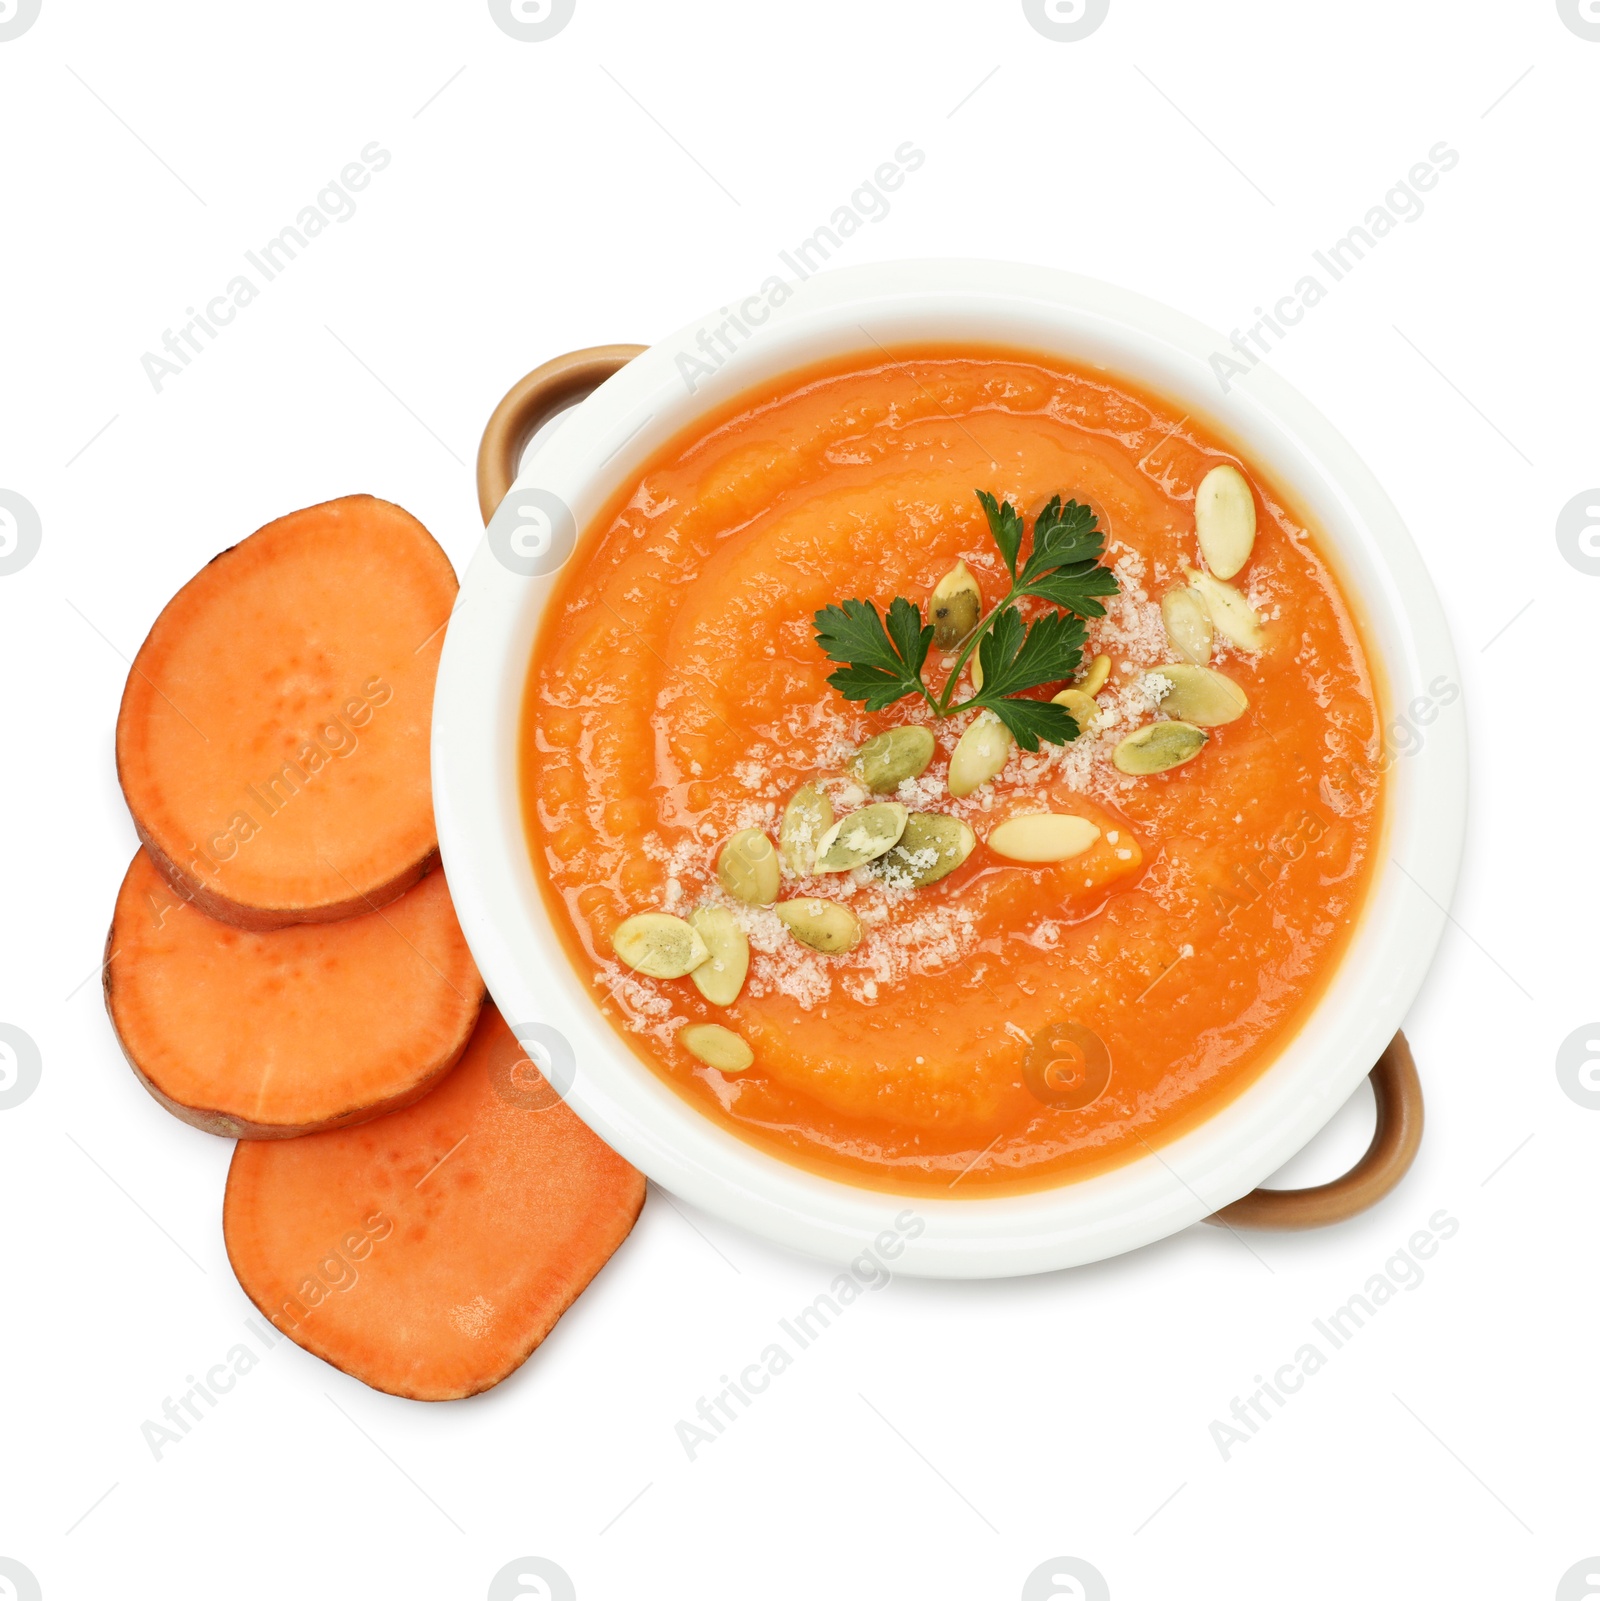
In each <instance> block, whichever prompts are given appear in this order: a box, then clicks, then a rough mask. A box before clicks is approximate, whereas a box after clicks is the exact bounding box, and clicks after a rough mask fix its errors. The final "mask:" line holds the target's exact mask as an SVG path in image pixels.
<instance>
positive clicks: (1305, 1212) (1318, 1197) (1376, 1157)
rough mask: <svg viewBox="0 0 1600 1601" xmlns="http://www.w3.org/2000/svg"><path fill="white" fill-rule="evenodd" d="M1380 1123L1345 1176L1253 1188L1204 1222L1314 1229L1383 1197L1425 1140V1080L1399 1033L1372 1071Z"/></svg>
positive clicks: (1273, 1227) (1336, 1220)
mask: <svg viewBox="0 0 1600 1601" xmlns="http://www.w3.org/2000/svg"><path fill="white" fill-rule="evenodd" d="M1372 1093H1373V1096H1374V1097H1375V1099H1376V1100H1377V1103H1378V1126H1377V1127H1376V1128H1375V1129H1373V1131H1372V1144H1371V1145H1369V1146H1368V1147H1367V1154H1366V1155H1365V1156H1363V1157H1362V1158H1361V1160H1360V1161H1359V1162H1357V1163H1356V1165H1355V1166H1354V1167H1353V1168H1351V1169H1350V1171H1349V1172H1348V1173H1346V1174H1345V1175H1344V1177H1343V1178H1337V1179H1335V1180H1334V1181H1333V1182H1332V1183H1331V1184H1319V1185H1317V1186H1316V1187H1315V1188H1314V1189H1309V1190H1252V1191H1251V1192H1250V1193H1249V1194H1248V1195H1246V1196H1243V1197H1241V1198H1240V1199H1239V1200H1237V1201H1235V1202H1234V1203H1233V1204H1232V1205H1231V1206H1225V1207H1223V1209H1222V1210H1221V1211H1220V1212H1217V1213H1216V1214H1215V1215H1213V1216H1211V1217H1208V1218H1207V1219H1206V1222H1208V1223H1216V1224H1219V1225H1221V1226H1223V1227H1225V1228H1246V1229H1314V1228H1320V1227H1321V1226H1322V1225H1323V1224H1324V1223H1342V1222H1344V1220H1345V1219H1346V1218H1348V1217H1354V1216H1355V1215H1356V1213H1357V1212H1364V1211H1366V1209H1367V1208H1368V1207H1369V1206H1372V1205H1373V1204H1375V1203H1376V1202H1378V1201H1381V1200H1382V1199H1383V1197H1384V1196H1386V1195H1387V1194H1388V1193H1389V1191H1390V1190H1392V1189H1393V1188H1394V1187H1395V1185H1396V1184H1398V1183H1399V1182H1400V1180H1401V1179H1403V1178H1404V1177H1405V1176H1406V1170H1407V1169H1408V1168H1409V1167H1410V1166H1411V1163H1412V1161H1413V1159H1414V1158H1415V1157H1416V1154H1417V1147H1418V1145H1420V1144H1421V1143H1422V1083H1421V1081H1420V1080H1419V1079H1418V1078H1417V1064H1416V1063H1415V1062H1414V1061H1412V1059H1411V1047H1410V1046H1409V1045H1408V1044H1407V1043H1406V1037H1405V1035H1404V1034H1396V1035H1395V1037H1394V1038H1393V1039H1392V1040H1390V1041H1389V1046H1388V1049H1387V1050H1385V1051H1384V1053H1383V1055H1382V1056H1380V1057H1379V1058H1378V1063H1377V1066H1376V1067H1374V1068H1373V1070H1372Z"/></svg>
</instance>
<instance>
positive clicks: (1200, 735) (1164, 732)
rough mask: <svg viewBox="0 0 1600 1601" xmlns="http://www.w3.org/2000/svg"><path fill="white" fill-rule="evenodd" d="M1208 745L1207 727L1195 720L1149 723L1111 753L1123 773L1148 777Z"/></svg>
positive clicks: (1193, 757) (1190, 758) (1198, 752)
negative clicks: (1191, 721) (1196, 722)
mask: <svg viewBox="0 0 1600 1601" xmlns="http://www.w3.org/2000/svg"><path fill="white" fill-rule="evenodd" d="M1205 747H1206V731H1205V730H1204V729H1203V728H1196V727H1195V726H1194V724H1193V723H1146V724H1145V726H1144V727H1143V728H1141V729H1139V730H1138V731H1137V732H1135V733H1132V734H1129V735H1128V737H1127V738H1126V739H1125V740H1123V741H1122V743H1121V744H1120V745H1118V746H1117V748H1116V749H1115V750H1114V751H1112V753H1111V760H1112V762H1113V763H1114V764H1115V765H1116V768H1117V771H1118V772H1120V773H1132V774H1133V775H1134V776H1135V777H1140V778H1142V777H1145V776H1147V775H1148V774H1150V773H1164V772H1166V771H1167V769H1168V768H1171V767H1182V766H1183V764H1184V763H1185V762H1192V761H1193V760H1194V759H1195V757H1196V756H1198V755H1199V754H1200V752H1201V751H1203V750H1204V749H1205Z"/></svg>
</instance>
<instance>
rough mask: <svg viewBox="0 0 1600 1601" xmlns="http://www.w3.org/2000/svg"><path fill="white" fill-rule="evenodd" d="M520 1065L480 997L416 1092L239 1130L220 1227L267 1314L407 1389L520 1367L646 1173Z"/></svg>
mask: <svg viewBox="0 0 1600 1601" xmlns="http://www.w3.org/2000/svg"><path fill="white" fill-rule="evenodd" d="M519 1072H520V1075H521V1076H520V1077H519V1076H518V1075H519ZM528 1082H529V1078H528V1076H527V1064H526V1061H525V1058H524V1056H523V1051H522V1047H521V1045H520V1044H519V1043H518V1042H517V1040H516V1037H515V1036H514V1035H513V1034H512V1032H511V1030H510V1029H509V1028H508V1027H507V1026H506V1024H505V1023H504V1022H503V1021H502V1019H501V1017H500V1015H499V1013H498V1012H497V1011H496V1010H495V1009H494V1007H493V1006H492V1005H489V1006H486V1007H485V1008H484V1012H483V1016H482V1019H481V1020H480V1022H479V1025H478V1029H477V1032H476V1033H475V1034H474V1036H473V1040H472V1044H471V1045H470V1046H469V1047H468V1050H467V1053H466V1055H465V1056H463V1058H462V1059H461V1062H460V1063H459V1064H458V1065H457V1067H456V1069H455V1071H454V1072H453V1073H452V1074H451V1075H450V1077H449V1078H448V1079H446V1080H445V1082H444V1083H443V1084H442V1085H440V1087H439V1088H438V1089H436V1090H434V1091H433V1093H432V1094H430V1095H428V1096H427V1097H426V1098H425V1099H423V1100H421V1101H418V1102H416V1103H415V1104H413V1105H412V1106H409V1107H407V1108H405V1109H404V1110H403V1111H399V1112H396V1113H393V1114H392V1115H390V1116H389V1117H385V1118H381V1119H379V1120H377V1121H375V1122H371V1123H366V1124H363V1125H361V1126H360V1127H359V1128H350V1129H341V1130H337V1131H335V1132H332V1133H325V1134H314V1135H311V1136H309V1137H308V1138H306V1139H302V1140H293V1141H287V1142H276V1141H275V1142H272V1143H269V1144H259V1143H258V1144H244V1143H241V1144H240V1145H238V1146H237V1147H236V1148H235V1150H234V1156H233V1163H232V1165H231V1167H230V1168H229V1172H228V1187H227V1192H226V1196H225V1198H224V1202H223V1233H224V1237H225V1241H226V1245H227V1250H228V1259H229V1261H230V1263H231V1264H232V1266H233V1270H234V1273H235V1274H236V1275H237V1277H238V1279H239V1283H240V1284H241V1286H242V1287H243V1288H244V1291H245V1293H246V1294H247V1295H248V1296H249V1297H250V1299H251V1300H252V1301H253V1302H254V1303H255V1305H256V1306H257V1307H258V1308H259V1309H260V1311H261V1313H262V1314H263V1316H265V1317H266V1318H268V1319H269V1320H270V1321H271V1322H272V1323H273V1324H274V1326H275V1327H277V1328H278V1329H280V1330H281V1331H282V1332H283V1333H285V1334H287V1335H289V1336H290V1338H291V1339H293V1340H294V1341H295V1342H296V1343H297V1344H299V1345H300V1346H302V1347H303V1348H304V1349H305V1350H307V1351H309V1352H311V1353H312V1354H313V1355H315V1356H319V1357H321V1358H322V1359H323V1360H324V1361H326V1362H329V1363H331V1364H332V1365H333V1366H334V1367H337V1368H339V1369H341V1370H342V1371H343V1372H345V1373H348V1374H350V1375H351V1376H352V1377H353V1378H357V1379H360V1380H361V1381H362V1382H363V1383H364V1384H367V1385H370V1386H371V1387H372V1388H373V1389H376V1390H382V1391H384V1392H385V1393H387V1394H391V1395H398V1396H404V1397H407V1398H409V1399H412V1400H425V1401H443V1400H458V1399H461V1398H463V1397H465V1396H469V1395H476V1394H479V1393H481V1392H482V1391H484V1390H487V1389H490V1388H492V1387H493V1386H494V1385H496V1384H498V1383H500V1382H501V1381H502V1380H503V1379H505V1378H506V1377H507V1376H508V1375H509V1374H511V1373H512V1372H514V1371H515V1370H516V1369H517V1368H518V1367H520V1366H521V1365H522V1363H523V1362H525V1361H526V1360H527V1359H528V1357H529V1356H530V1355H531V1354H532V1353H533V1351H534V1350H535V1349H536V1348H537V1347H538V1346H539V1344H540V1343H541V1342H542V1341H543V1340H544V1338H545V1336H546V1335H547V1334H548V1333H549V1332H550V1330H551V1328H553V1327H554V1325H555V1323H556V1321H557V1320H558V1319H559V1318H560V1317H561V1315H562V1313H563V1312H565V1311H566V1310H567V1308H568V1307H569V1306H570V1305H571V1304H572V1303H573V1301H575V1300H576V1299H577V1297H578V1296H579V1295H580V1294H581V1293H582V1291H583V1290H584V1288H585V1287H586V1286H587V1285H588V1284H589V1283H590V1281H591V1280H592V1279H593V1278H594V1276H595V1274H596V1273H598V1272H599V1271H600V1269H601V1268H602V1267H603V1266H604V1265H605V1263H606V1261H607V1260H608V1259H609V1258H610V1256H611V1255H612V1253H613V1252H614V1251H615V1250H616V1249H617V1247H618V1246H619V1245H620V1244H621V1243H622V1241H623V1240H624V1239H625V1238H626V1237H627V1235H628V1233H629V1231H630V1230H631V1229H632V1227H633V1224H634V1221H635V1220H636V1219H637V1217H638V1215H639V1211H640V1209H641V1207H642V1206H643V1204H644V1196H645V1181H644V1176H643V1174H641V1173H639V1172H637V1171H636V1170H635V1169H634V1168H632V1167H630V1166H629V1165H628V1163H627V1162H625V1161H624V1160H623V1159H622V1158H621V1157H620V1156H618V1155H617V1154H616V1153H615V1152H614V1151H612V1150H610V1149H609V1148H608V1147H607V1146H606V1145H605V1144H604V1143H602V1142H601V1140H600V1139H599V1138H598V1137H597V1136H596V1135H595V1134H593V1133H592V1132H591V1131H590V1130H589V1129H588V1128H587V1127H586V1126H585V1125H584V1124H583V1123H582V1122H581V1121H580V1120H579V1119H578V1117H577V1115H576V1114H575V1113H574V1112H572V1111H571V1109H570V1108H569V1107H568V1106H567V1105H566V1103H565V1102H564V1101H562V1100H560V1099H559V1098H558V1097H556V1096H555V1095H554V1093H553V1092H549V1091H548V1089H547V1088H545V1090H544V1093H542V1094H536V1095H529V1094H527V1093H526V1091H525V1089H519V1088H518V1086H525V1085H526V1084H527V1083H528ZM532 1082H534V1083H536V1084H541V1083H542V1081H539V1080H537V1079H535V1080H533V1081H532ZM508 1085H510V1086H512V1087H511V1088H510V1089H509V1090H508V1088H507V1086H508Z"/></svg>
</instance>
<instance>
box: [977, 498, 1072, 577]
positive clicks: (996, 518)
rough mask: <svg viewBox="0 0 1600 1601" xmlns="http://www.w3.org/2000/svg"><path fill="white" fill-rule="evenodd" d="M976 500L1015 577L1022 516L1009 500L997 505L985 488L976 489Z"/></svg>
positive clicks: (1020, 546)
mask: <svg viewBox="0 0 1600 1601" xmlns="http://www.w3.org/2000/svg"><path fill="white" fill-rule="evenodd" d="M1057 498H1058V499H1059V498H1060V497H1059V496H1058V497H1057ZM978 500H979V503H980V504H981V505H982V506H983V514H984V516H985V517H987V518H988V519H989V532H990V533H991V534H992V535H993V536H994V542H995V544H996V545H997V546H998V547H999V550H1000V554H1001V555H1002V556H1003V557H1004V558H1005V564H1006V566H1007V567H1009V568H1010V569H1011V576H1012V577H1013V578H1015V577H1016V576H1017V552H1018V551H1019V550H1021V549H1022V518H1021V517H1020V516H1019V515H1018V512H1017V508H1016V507H1015V506H1013V505H1012V504H1011V502H1010V501H1009V500H1006V501H1001V502H1000V503H999V504H998V505H997V504H996V503H995V498H994V496H993V495H991V494H990V493H989V491H988V490H987V489H980V490H979V491H978Z"/></svg>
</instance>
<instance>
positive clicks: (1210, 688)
mask: <svg viewBox="0 0 1600 1601" xmlns="http://www.w3.org/2000/svg"><path fill="white" fill-rule="evenodd" d="M1155 671H1156V672H1157V673H1158V674H1159V675H1160V676H1161V677H1162V678H1164V679H1166V680H1167V682H1168V683H1169V684H1171V685H1172V688H1171V689H1169V690H1168V691H1167V693H1166V694H1165V695H1163V696H1162V697H1161V709H1162V711H1164V712H1165V713H1166V714H1167V716H1168V717H1172V718H1175V719H1176V720H1177V721H1179V722H1182V723H1195V724H1197V725H1198V726H1199V727H1201V728H1217V727H1220V726H1221V725H1222V724H1223V723H1231V722H1232V721H1233V720H1234V719H1235V718H1236V717H1242V716H1244V714H1245V713H1246V712H1247V711H1249V709H1250V698H1249V696H1247V695H1246V694H1245V692H1244V691H1243V690H1242V689H1240V688H1239V686H1238V685H1237V684H1236V683H1234V681H1233V680H1232V679H1231V678H1229V677H1228V675H1227V674H1226V673H1219V672H1216V671H1215V670H1214V669H1212V668H1210V667H1196V666H1195V665H1194V664H1193V663H1192V662H1168V663H1167V664H1166V665H1165V666H1163V667H1158V668H1156V669H1155Z"/></svg>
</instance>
